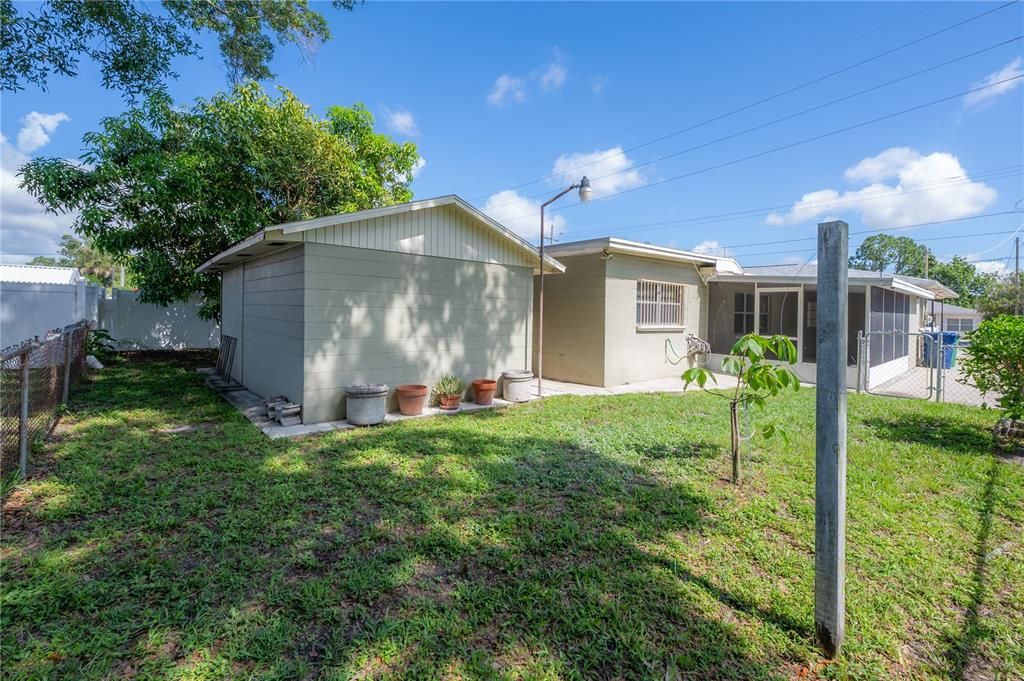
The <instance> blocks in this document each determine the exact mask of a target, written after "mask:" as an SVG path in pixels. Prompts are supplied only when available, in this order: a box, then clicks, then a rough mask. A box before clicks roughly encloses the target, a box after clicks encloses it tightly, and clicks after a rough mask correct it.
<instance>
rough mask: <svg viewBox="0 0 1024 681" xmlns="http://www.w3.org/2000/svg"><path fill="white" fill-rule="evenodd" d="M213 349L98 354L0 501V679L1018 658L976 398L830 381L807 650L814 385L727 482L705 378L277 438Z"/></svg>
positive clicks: (1018, 614) (497, 674)
mask: <svg viewBox="0 0 1024 681" xmlns="http://www.w3.org/2000/svg"><path fill="white" fill-rule="evenodd" d="M209 363H210V358H209V357H208V356H201V355H184V356H177V357H174V356H162V357H161V356H150V357H138V358H134V359H130V360H126V361H121V362H117V363H115V364H114V365H113V366H111V367H109V368H108V369H105V370H103V371H102V372H99V373H98V374H96V375H95V378H94V379H93V380H92V381H88V382H85V383H83V385H82V387H81V388H80V389H78V390H77V391H76V392H75V393H74V395H73V403H72V405H71V409H70V413H69V414H68V415H66V416H65V417H64V419H63V420H62V422H61V425H60V426H59V428H58V430H57V432H56V433H55V435H54V437H53V438H52V441H51V442H49V443H47V444H46V445H45V446H44V447H43V448H42V449H41V450H40V451H38V452H36V453H35V454H33V461H34V466H35V474H34V475H33V477H32V479H31V480H29V481H28V482H27V483H25V484H23V485H22V486H21V487H20V488H18V489H16V490H15V491H14V492H13V493H11V494H10V495H9V496H8V498H7V499H6V500H5V505H4V514H3V518H4V532H3V537H2V549H3V560H2V574H0V577H2V587H0V588H2V594H0V596H2V602H0V606H2V609H0V617H2V626H3V632H2V657H3V669H2V674H3V676H4V677H5V678H26V679H28V678H33V679H35V678H75V679H79V678H83V679H101V678H110V679H115V678H116V679H122V678H133V677H134V678H183V679H221V678H324V679H347V678H402V679H409V678H496V679H506V678H507V679H513V678H550V679H563V678H620V679H639V678H649V679H659V680H671V679H728V678H736V679H748V678H751V679H754V678H757V679H789V678H800V679H804V678H818V677H822V678H864V679H890V678H913V679H916V678H966V679H984V678H1017V679H1020V678H1022V677H1024V541H1022V534H1024V466H1022V465H1021V464H1020V463H1018V462H1015V461H1011V460H1008V459H1001V458H997V457H996V456H994V455H993V454H992V451H991V450H992V445H991V437H990V435H989V429H990V427H991V425H992V423H993V422H994V420H995V415H994V413H993V412H991V411H982V410H980V409H973V408H967V407H963V406H955V405H936V404H931V403H924V402H920V401H910V400H898V399H890V398H880V397H870V396H857V395H851V397H850V404H849V409H850V423H849V470H848V474H849V482H848V512H849V520H848V545H847V580H848V581H847V605H848V623H847V639H846V644H845V647H844V650H843V654H842V656H841V658H840V659H839V660H838V661H836V662H833V663H830V664H826V663H825V661H824V660H822V659H821V658H820V657H819V656H818V655H817V654H816V652H815V648H814V644H813V621H812V609H813V591H812V586H813V555H812V551H813V530H814V499H813V488H814V485H813V480H814V470H813V468H814V467H813V463H814V450H813V446H814V445H813V414H814V392H813V391H812V390H802V391H801V392H800V393H799V394H796V395H791V396H787V397H784V398H782V399H781V400H780V401H779V402H778V411H777V414H776V415H775V416H774V417H773V418H775V419H777V420H778V421H779V422H784V423H785V424H786V425H787V427H788V429H789V432H790V436H791V442H790V443H789V444H786V443H785V442H784V441H782V440H781V439H775V440H772V441H769V442H762V441H755V454H754V455H753V461H752V462H751V464H750V465H749V466H748V471H749V472H750V474H751V475H752V479H751V481H750V483H749V484H748V485H745V486H743V487H741V488H737V487H734V486H732V485H731V484H729V483H728V482H727V478H728V474H729V465H728V456H727V453H726V448H727V446H728V426H727V409H726V404H725V403H724V401H722V400H720V399H717V398H715V397H713V396H710V395H705V394H700V393H687V394H681V395H624V396H616V397H593V398H581V397H558V398H551V399H548V400H545V401H543V402H541V403H531V404H527V405H522V406H519V407H516V408H513V409H506V410H501V411H493V412H486V413H476V414H472V415H460V416H451V417H441V418H433V419H423V420H418V421H407V422H404V423H401V424H399V425H395V426H389V427H384V428H373V429H366V430H360V431H354V432H346V433H332V434H329V435H325V436H315V437H309V438H306V439H302V440H296V441H284V442H282V441H270V440H267V439H266V438H264V437H263V435H261V434H260V433H259V431H258V430H256V429H255V428H254V427H252V426H251V425H250V424H249V423H248V422H246V421H245V420H244V419H243V418H242V417H241V416H240V415H238V414H237V413H236V412H234V411H233V410H232V409H231V408H230V407H229V406H228V405H227V404H226V403H224V402H222V401H221V399H220V398H219V397H218V396H216V395H214V394H213V393H212V392H210V391H209V390H207V389H206V387H205V386H204V385H203V384H202V382H201V381H200V380H199V379H198V377H197V376H196V375H195V373H194V371H193V369H194V367H195V366H198V365H199V364H209Z"/></svg>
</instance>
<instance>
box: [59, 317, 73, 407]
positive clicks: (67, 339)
mask: <svg viewBox="0 0 1024 681" xmlns="http://www.w3.org/2000/svg"><path fill="white" fill-rule="evenodd" d="M74 338H75V332H74V331H71V333H68V327H64V391H63V393H62V394H61V400H60V401H61V404H67V403H68V387H69V386H70V384H71V351H72V344H73V343H74Z"/></svg>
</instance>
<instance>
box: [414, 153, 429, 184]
mask: <svg viewBox="0 0 1024 681" xmlns="http://www.w3.org/2000/svg"><path fill="white" fill-rule="evenodd" d="M426 165H427V159H425V158H423V157H422V156H420V157H419V158H418V159H416V163H414V164H413V166H412V176H413V178H414V179H415V178H417V177H419V176H420V173H421V172H423V168H424V167H426Z"/></svg>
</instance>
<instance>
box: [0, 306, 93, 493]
mask: <svg viewBox="0 0 1024 681" xmlns="http://www.w3.org/2000/svg"><path fill="white" fill-rule="evenodd" d="M88 334H89V326H88V323H87V322H84V321H83V322H79V323H77V324H72V325H70V326H66V327H64V328H63V329H55V330H54V331H51V332H49V333H48V334H46V337H45V338H43V339H39V338H38V337H37V338H36V339H34V340H30V341H25V342H24V343H20V344H18V345H13V346H10V347H8V348H5V349H4V350H3V351H2V352H3V354H2V358H0V475H2V476H4V477H6V476H8V475H10V473H11V471H13V470H14V469H15V468H17V469H18V471H19V472H20V474H21V476H22V477H25V476H26V475H27V474H28V455H29V451H30V450H31V447H32V443H33V442H34V441H35V440H36V439H38V438H41V437H45V436H46V435H49V434H50V431H52V430H53V427H54V426H55V425H56V424H57V418H58V416H59V414H60V410H59V408H60V405H61V404H63V403H65V402H67V399H68V390H69V388H70V387H71V386H72V385H73V384H75V383H76V382H77V381H78V379H79V378H80V377H81V375H82V371H83V368H84V366H85V344H86V339H87V338H88Z"/></svg>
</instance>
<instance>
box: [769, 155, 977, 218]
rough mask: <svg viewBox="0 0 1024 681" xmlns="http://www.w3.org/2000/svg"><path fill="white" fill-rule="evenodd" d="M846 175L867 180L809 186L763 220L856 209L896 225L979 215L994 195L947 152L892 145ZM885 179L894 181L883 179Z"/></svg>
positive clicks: (814, 216)
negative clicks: (844, 187)
mask: <svg viewBox="0 0 1024 681" xmlns="http://www.w3.org/2000/svg"><path fill="white" fill-rule="evenodd" d="M844 176H845V177H846V179H847V180H848V181H851V182H858V181H861V182H870V183H871V184H869V185H867V186H865V187H862V188H860V189H855V190H848V191H843V192H840V191H837V190H835V189H820V190H817V191H813V192H809V193H807V194H804V195H803V196H802V197H801V198H800V200H799V201H797V202H796V203H794V204H793V206H792V208H790V210H788V211H786V212H784V213H772V214H770V215H769V216H768V217H767V219H766V220H765V221H766V222H767V223H768V224H772V225H785V224H795V223H800V222H806V221H808V220H813V219H817V218H821V217H822V216H825V215H828V216H833V215H835V214H837V213H839V214H843V213H846V214H849V213H850V212H852V211H856V212H858V213H860V217H861V220H862V221H863V223H864V224H865V225H867V226H869V227H883V226H884V227H900V226H904V225H913V224H916V223H919V222H932V221H936V220H952V219H956V218H962V217H968V216H971V215H977V214H979V213H981V212H983V211H984V210H985V209H986V208H988V207H989V206H990V205H992V203H993V202H994V201H995V200H996V196H997V192H996V190H995V189H993V188H991V187H989V186H988V185H986V184H984V183H982V182H972V181H970V179H969V178H968V176H967V172H966V171H965V170H964V168H963V167H962V166H961V165H960V161H959V159H957V157H956V156H954V155H953V154H950V153H946V152H936V153H933V154H928V155H927V156H924V155H922V154H921V153H919V152H917V151H915V150H913V149H907V148H904V147H894V148H892V149H886V150H885V151H883V152H882V153H880V154H878V155H877V156H873V157H870V158H866V159H864V160H863V161H861V162H860V163H858V164H857V165H855V166H853V167H851V168H848V169H847V170H846V172H845V174H844ZM885 180H895V182H894V183H893V184H886V183H885V182H884V181H885Z"/></svg>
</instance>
